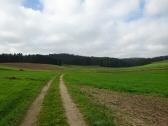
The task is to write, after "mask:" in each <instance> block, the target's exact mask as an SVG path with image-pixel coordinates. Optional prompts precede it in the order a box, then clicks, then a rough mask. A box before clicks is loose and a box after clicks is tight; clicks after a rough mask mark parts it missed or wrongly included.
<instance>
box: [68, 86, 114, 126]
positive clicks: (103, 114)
mask: <svg viewBox="0 0 168 126" xmlns="http://www.w3.org/2000/svg"><path fill="white" fill-rule="evenodd" d="M68 89H69V92H70V95H71V96H72V98H73V99H74V101H75V103H76V104H77V105H78V107H79V108H80V110H81V112H82V114H83V115H84V118H85V120H86V122H87V123H88V124H89V125H90V126H115V124H114V122H113V116H112V113H113V112H112V111H111V110H109V109H108V108H106V107H105V106H103V105H101V104H99V103H97V101H95V100H94V99H91V98H90V97H89V96H88V95H87V94H85V93H83V92H82V91H80V87H79V86H77V85H70V84H68Z"/></svg>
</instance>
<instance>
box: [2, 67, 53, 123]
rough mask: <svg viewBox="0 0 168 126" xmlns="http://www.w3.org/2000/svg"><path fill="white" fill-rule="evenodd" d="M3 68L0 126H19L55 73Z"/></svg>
mask: <svg viewBox="0 0 168 126" xmlns="http://www.w3.org/2000/svg"><path fill="white" fill-rule="evenodd" d="M1 68H2V69H0V126H18V125H19V123H20V121H21V120H22V119H23V117H24V115H25V113H26V110H27V109H28V107H29V105H30V104H31V103H32V101H33V100H34V98H35V97H36V96H37V94H38V93H39V92H40V90H41V88H42V87H43V86H44V85H45V84H46V82H47V81H48V80H49V79H50V78H51V77H52V76H53V75H54V73H49V72H37V71H19V70H15V69H12V70H10V69H6V68H3V67H1Z"/></svg>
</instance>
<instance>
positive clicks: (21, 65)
mask: <svg viewBox="0 0 168 126" xmlns="http://www.w3.org/2000/svg"><path fill="white" fill-rule="evenodd" d="M1 64H3V65H5V66H9V67H16V68H19V69H20V70H21V71H23V69H32V70H60V69H61V67H58V66H56V65H49V64H35V63H1Z"/></svg>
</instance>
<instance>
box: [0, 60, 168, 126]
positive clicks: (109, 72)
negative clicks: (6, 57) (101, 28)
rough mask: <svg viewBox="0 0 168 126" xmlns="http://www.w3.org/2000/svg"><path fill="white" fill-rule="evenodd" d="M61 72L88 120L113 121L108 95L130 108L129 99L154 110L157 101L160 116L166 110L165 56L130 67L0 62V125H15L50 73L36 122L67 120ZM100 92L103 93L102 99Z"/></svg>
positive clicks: (112, 124)
mask: <svg viewBox="0 0 168 126" xmlns="http://www.w3.org/2000/svg"><path fill="white" fill-rule="evenodd" d="M29 65H31V66H29ZM43 67H44V69H42V68H43ZM31 69H33V70H31ZM62 73H63V74H64V80H65V83H66V85H67V87H68V90H69V93H70V95H71V96H72V98H73V100H74V102H75V103H76V104H77V106H78V107H79V109H80V110H81V112H82V114H83V116H84V119H85V121H86V122H87V124H88V125H89V126H116V125H118V124H117V123H116V120H115V118H116V117H115V114H116V110H114V109H113V107H111V102H112V101H109V99H110V97H113V96H117V97H119V98H120V99H121V100H123V101H124V102H128V106H132V107H133V108H134V107H135V108H136V107H137V106H134V104H135V105H136V104H137V102H135V103H134V101H136V100H137V99H140V101H143V100H144V101H145V102H143V103H141V105H140V106H141V107H142V108H138V109H143V108H146V109H150V108H152V107H153V108H154V110H153V111H155V110H156V109H157V108H155V107H156V106H157V104H158V105H159V107H161V109H162V110H163V112H161V113H160V114H161V115H163V117H167V116H168V114H167V113H166V108H167V107H166V106H167V105H168V100H167V97H168V61H162V62H156V63H152V64H149V65H145V66H139V67H130V68H106V67H98V66H94V67H82V66H62V67H60V68H59V67H58V66H54V65H39V67H38V65H37V64H36V65H35V64H23V65H22V64H3V65H0V126H18V124H19V123H20V122H21V121H22V120H23V117H24V115H25V113H26V111H27V109H28V107H29V106H30V104H31V103H32V101H33V100H34V99H35V97H36V96H37V94H38V93H39V91H40V90H41V88H42V87H43V86H44V85H45V84H46V82H47V81H48V80H50V79H51V78H52V77H53V76H56V78H55V80H54V82H53V83H52V85H51V87H50V88H49V90H48V93H47V95H46V96H45V98H44V101H43V105H42V110H41V112H40V114H39V116H38V121H37V122H36V125H37V126H56V125H59V126H68V123H67V120H66V117H65V110H64V108H63V105H62V100H61V97H60V93H59V76H60V75H61V74H62ZM107 89H108V90H107ZM111 91H112V92H111ZM113 91H114V93H113ZM115 92H116V93H115ZM122 93H124V94H122ZM102 96H103V97H102ZM101 97H102V98H101ZM104 98H108V99H106V101H103V100H104ZM114 99H115V97H114ZM142 99H143V100H142ZM140 101H139V102H140ZM149 101H151V102H149ZM102 102H103V104H102ZM120 102H121V103H122V101H120ZM129 102H130V103H129ZM107 104H108V105H107ZM123 104H125V103H123ZM152 105H155V106H152ZM109 106H110V107H109ZM148 106H149V108H148ZM136 109H137V108H136ZM167 109H168V108H167ZM158 110H159V109H158ZM164 110H165V112H164ZM132 111H134V109H132ZM144 111H146V110H144ZM156 111H157V110H156ZM160 111H161V110H160ZM135 112H136V111H135ZM136 113H138V112H136ZM134 114H135V113H133V115H131V116H134ZM148 114H149V115H150V113H148ZM135 117H136V114H135ZM146 117H148V115H146ZM154 119H155V118H154ZM156 120H157V116H156ZM158 123H159V121H158Z"/></svg>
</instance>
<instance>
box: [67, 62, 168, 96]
mask: <svg viewBox="0 0 168 126" xmlns="http://www.w3.org/2000/svg"><path fill="white" fill-rule="evenodd" d="M65 80H66V81H67V82H68V83H70V84H78V85H88V86H93V87H97V88H105V89H111V90H116V91H124V92H131V93H142V94H144V93H145V94H154V95H160V96H166V97H167V96H168V61H165V62H159V63H153V64H150V65H146V66H141V67H130V68H116V69H114V68H99V67H97V68H96V67H95V68H86V69H84V68H81V67H79V68H78V69H77V68H75V69H73V68H71V69H69V71H67V72H66V76H65Z"/></svg>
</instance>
